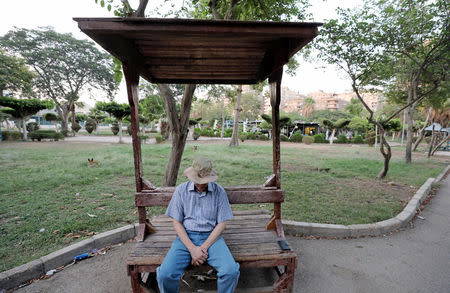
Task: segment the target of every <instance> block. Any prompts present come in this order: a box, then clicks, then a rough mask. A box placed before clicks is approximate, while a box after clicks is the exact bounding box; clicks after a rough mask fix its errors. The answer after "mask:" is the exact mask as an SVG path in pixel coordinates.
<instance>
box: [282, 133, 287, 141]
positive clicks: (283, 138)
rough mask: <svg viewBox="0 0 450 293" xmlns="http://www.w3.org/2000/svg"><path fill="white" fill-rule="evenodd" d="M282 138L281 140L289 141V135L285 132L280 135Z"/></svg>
mask: <svg viewBox="0 0 450 293" xmlns="http://www.w3.org/2000/svg"><path fill="white" fill-rule="evenodd" d="M280 140H281V141H289V137H287V136H286V135H284V134H281V135H280Z"/></svg>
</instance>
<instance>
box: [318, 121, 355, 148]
mask: <svg viewBox="0 0 450 293" xmlns="http://www.w3.org/2000/svg"><path fill="white" fill-rule="evenodd" d="M350 121H351V120H349V119H343V118H341V119H339V120H337V121H334V122H333V121H331V120H328V119H324V120H323V125H324V126H325V127H326V128H328V129H330V130H331V137H330V144H333V139H334V135H335V134H336V131H338V130H340V129H343V128H345V127H347V125H349V124H350Z"/></svg>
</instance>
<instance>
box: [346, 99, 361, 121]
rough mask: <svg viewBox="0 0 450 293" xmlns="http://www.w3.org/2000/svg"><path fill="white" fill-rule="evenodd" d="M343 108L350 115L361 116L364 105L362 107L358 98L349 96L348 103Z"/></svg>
mask: <svg viewBox="0 0 450 293" xmlns="http://www.w3.org/2000/svg"><path fill="white" fill-rule="evenodd" d="M344 109H345V111H347V112H348V113H350V114H351V115H353V116H357V117H361V114H362V112H363V111H364V107H363V105H361V103H360V102H359V100H358V98H351V99H350V103H348V104H347V105H345V107H344Z"/></svg>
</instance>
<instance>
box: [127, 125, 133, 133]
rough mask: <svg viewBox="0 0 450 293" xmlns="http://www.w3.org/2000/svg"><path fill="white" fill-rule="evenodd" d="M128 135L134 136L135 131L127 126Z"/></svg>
mask: <svg viewBox="0 0 450 293" xmlns="http://www.w3.org/2000/svg"><path fill="white" fill-rule="evenodd" d="M127 133H128V135H132V134H133V129H132V128H131V125H128V126H127Z"/></svg>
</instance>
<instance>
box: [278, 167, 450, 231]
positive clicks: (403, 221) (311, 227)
mask: <svg viewBox="0 0 450 293" xmlns="http://www.w3.org/2000/svg"><path fill="white" fill-rule="evenodd" d="M449 170H450V165H449V166H447V167H446V168H445V169H444V171H443V172H441V174H439V175H438V176H437V177H436V179H434V178H428V180H427V181H426V182H425V183H424V184H423V185H422V186H421V187H420V188H419V190H417V192H416V193H415V194H414V196H413V197H412V198H411V200H410V201H409V203H408V204H407V205H406V206H405V208H404V209H403V211H402V212H400V213H399V214H398V215H397V216H395V217H394V218H391V219H388V220H384V221H381V222H376V223H373V224H358V225H348V226H345V225H334V224H319V223H305V222H295V221H289V220H282V223H283V227H284V232H285V233H286V234H290V235H303V236H324V237H336V238H343V237H358V236H379V235H383V234H386V233H388V232H392V231H395V230H396V229H399V228H404V227H406V226H407V225H408V223H409V221H411V220H412V219H413V218H414V216H415V215H416V212H417V209H418V208H419V207H420V205H421V204H422V202H423V201H424V200H425V198H426V197H427V195H428V193H429V192H430V190H431V186H432V185H433V184H437V183H439V182H440V180H442V178H443V177H444V176H445V175H446V174H447V172H448V171H449Z"/></svg>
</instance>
